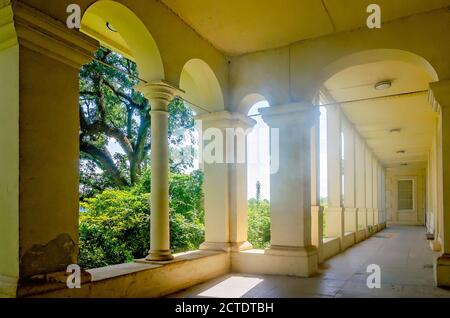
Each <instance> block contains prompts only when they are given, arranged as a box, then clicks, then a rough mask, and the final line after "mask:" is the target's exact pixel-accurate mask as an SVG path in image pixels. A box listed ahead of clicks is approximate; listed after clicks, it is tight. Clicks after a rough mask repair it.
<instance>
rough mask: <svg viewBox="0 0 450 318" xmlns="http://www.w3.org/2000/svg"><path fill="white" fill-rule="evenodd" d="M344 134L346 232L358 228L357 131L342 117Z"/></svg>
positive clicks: (354, 230)
mask: <svg viewBox="0 0 450 318" xmlns="http://www.w3.org/2000/svg"><path fill="white" fill-rule="evenodd" d="M342 132H343V134H344V189H345V190H344V220H345V226H344V229H345V232H354V233H356V231H357V230H358V213H357V209H356V187H355V178H356V174H355V169H356V165H355V131H354V128H353V127H352V126H351V124H350V123H349V122H348V121H347V119H345V118H343V119H342Z"/></svg>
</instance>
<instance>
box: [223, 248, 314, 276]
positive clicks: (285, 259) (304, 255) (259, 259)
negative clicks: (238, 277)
mask: <svg viewBox="0 0 450 318" xmlns="http://www.w3.org/2000/svg"><path fill="white" fill-rule="evenodd" d="M272 252H273V251H272ZM283 252H285V254H284V255H283ZM318 263H319V260H318V254H317V251H316V250H315V249H313V250H311V251H309V252H308V249H305V250H304V251H301V252H299V253H297V252H296V251H284V250H282V249H278V250H277V251H276V252H275V253H271V252H270V251H269V252H268V250H248V251H242V252H239V253H231V269H232V271H233V272H237V273H247V274H269V275H289V276H298V277H309V276H312V275H313V274H314V273H316V272H317V267H318Z"/></svg>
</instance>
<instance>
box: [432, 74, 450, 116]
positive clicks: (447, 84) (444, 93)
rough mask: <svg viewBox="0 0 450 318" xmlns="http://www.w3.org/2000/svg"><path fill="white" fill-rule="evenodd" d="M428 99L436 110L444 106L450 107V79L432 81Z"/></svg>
mask: <svg viewBox="0 0 450 318" xmlns="http://www.w3.org/2000/svg"><path fill="white" fill-rule="evenodd" d="M428 101H429V102H430V104H431V106H432V108H433V111H435V112H439V110H440V108H442V107H450V79H447V80H443V81H439V82H433V83H430V87H429V90H428Z"/></svg>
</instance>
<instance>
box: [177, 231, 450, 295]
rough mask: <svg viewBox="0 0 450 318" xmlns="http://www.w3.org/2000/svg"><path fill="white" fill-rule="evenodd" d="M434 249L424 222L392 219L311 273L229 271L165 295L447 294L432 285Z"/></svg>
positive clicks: (448, 292) (446, 291)
mask: <svg viewBox="0 0 450 318" xmlns="http://www.w3.org/2000/svg"><path fill="white" fill-rule="evenodd" d="M438 255H439V253H436V252H433V251H431V250H430V248H429V246H428V244H427V242H426V239H425V228H423V227H419V226H399V225H396V226H391V227H389V228H387V229H385V230H383V231H381V232H379V233H378V234H376V235H374V236H372V237H371V238H369V239H368V240H366V241H364V242H362V243H361V244H358V245H356V246H354V247H352V248H349V249H348V250H346V251H345V252H343V253H341V254H339V255H338V256H336V257H334V258H332V259H330V260H328V261H326V262H325V263H323V264H322V265H321V267H320V268H319V271H318V274H317V275H315V276H313V277H311V278H298V277H286V276H271V275H249V274H238V273H230V274H227V275H224V276H221V277H218V278H216V279H213V280H211V281H209V282H207V283H204V284H200V285H197V286H194V287H191V288H189V289H187V290H183V291H181V292H179V293H175V294H172V295H169V296H168V297H177V298H178V297H181V298H197V297H219V298H306V297H326V298H330V297H350V298H353V297H369V298H374V297H381V298H398V297H406V298H450V290H445V289H439V288H436V287H435V286H434V277H433V261H434V259H435V258H436V257H437V256H438ZM370 264H377V265H379V266H380V268H381V288H379V289H378V288H373V289H369V288H367V285H366V280H367V277H368V275H369V273H367V271H366V270H367V266H368V265H370Z"/></svg>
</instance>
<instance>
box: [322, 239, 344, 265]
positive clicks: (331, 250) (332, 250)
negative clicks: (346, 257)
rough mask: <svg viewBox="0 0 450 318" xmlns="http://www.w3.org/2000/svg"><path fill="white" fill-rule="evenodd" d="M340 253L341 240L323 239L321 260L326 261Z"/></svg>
mask: <svg viewBox="0 0 450 318" xmlns="http://www.w3.org/2000/svg"><path fill="white" fill-rule="evenodd" d="M340 252H341V240H340V238H338V237H332V238H324V239H323V258H324V260H327V259H329V258H331V257H333V256H334V255H337V254H339V253H340Z"/></svg>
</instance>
